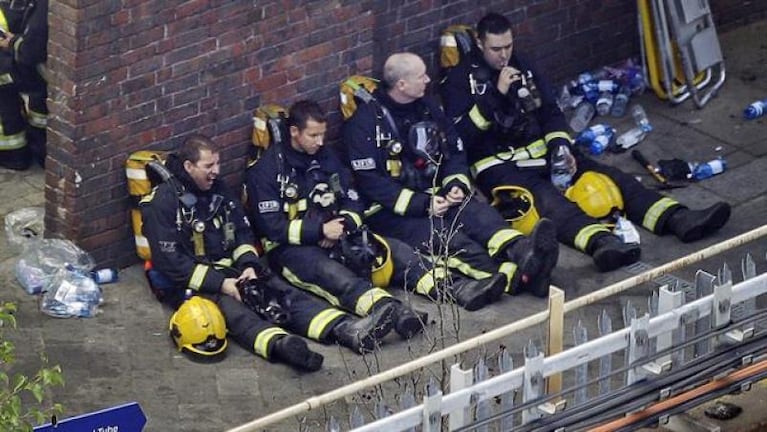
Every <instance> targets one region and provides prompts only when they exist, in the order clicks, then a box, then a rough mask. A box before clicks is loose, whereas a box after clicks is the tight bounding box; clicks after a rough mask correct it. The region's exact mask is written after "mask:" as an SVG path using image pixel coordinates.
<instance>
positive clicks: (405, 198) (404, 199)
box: [394, 188, 415, 215]
mask: <svg viewBox="0 0 767 432" xmlns="http://www.w3.org/2000/svg"><path fill="white" fill-rule="evenodd" d="M413 195H415V192H413V191H412V190H410V189H404V188H403V189H402V192H400V194H399V197H397V202H395V203H394V213H395V214H398V215H404V214H405V212H406V211H407V206H409V205H410V200H411V199H413Z"/></svg>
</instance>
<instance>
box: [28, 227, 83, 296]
mask: <svg viewBox="0 0 767 432" xmlns="http://www.w3.org/2000/svg"><path fill="white" fill-rule="evenodd" d="M94 266H95V262H94V261H93V257H91V256H90V254H88V253H87V252H85V251H83V250H82V249H80V248H79V247H78V246H77V245H76V244H74V243H72V242H71V241H69V240H60V239H43V240H39V241H36V242H35V243H34V244H33V245H30V246H28V247H27V248H26V250H25V251H24V252H23V253H22V255H21V257H20V258H19V260H18V261H17V262H16V279H17V280H18V281H19V283H20V284H21V286H22V287H23V288H24V290H25V291H26V292H28V293H30V294H39V293H40V292H41V291H42V290H43V288H44V287H45V285H46V284H47V283H48V282H49V281H50V280H51V278H53V277H54V276H55V275H56V273H57V272H58V271H59V270H62V269H65V268H67V267H69V268H70V269H72V270H77V271H81V272H83V273H84V274H87V273H88V271H90V270H91V269H93V267H94Z"/></svg>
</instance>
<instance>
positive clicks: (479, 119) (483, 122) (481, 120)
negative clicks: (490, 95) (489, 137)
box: [469, 104, 493, 131]
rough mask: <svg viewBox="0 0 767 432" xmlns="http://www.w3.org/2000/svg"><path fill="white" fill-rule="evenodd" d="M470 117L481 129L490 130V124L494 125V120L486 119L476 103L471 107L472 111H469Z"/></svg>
mask: <svg viewBox="0 0 767 432" xmlns="http://www.w3.org/2000/svg"><path fill="white" fill-rule="evenodd" d="M469 118H470V119H471V122H472V123H474V126H476V127H477V129H479V130H483V131H484V130H488V129H490V126H492V125H493V123H492V122H490V121H489V120H488V119H486V118H485V117H484V116H483V115H482V113H481V112H479V107H478V106H477V105H476V104H475V105H474V106H473V107H472V108H471V111H469Z"/></svg>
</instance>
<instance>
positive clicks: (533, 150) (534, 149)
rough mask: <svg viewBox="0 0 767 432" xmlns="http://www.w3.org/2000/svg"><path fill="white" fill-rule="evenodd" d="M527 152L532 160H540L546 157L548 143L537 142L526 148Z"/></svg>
mask: <svg viewBox="0 0 767 432" xmlns="http://www.w3.org/2000/svg"><path fill="white" fill-rule="evenodd" d="M525 150H527V153H529V154H530V159H538V158H539V157H543V156H545V155H546V142H544V141H543V140H540V139H539V140H535V141H533V142H532V143H530V144H528V145H527V147H525ZM515 156H516V155H515ZM515 160H516V159H515Z"/></svg>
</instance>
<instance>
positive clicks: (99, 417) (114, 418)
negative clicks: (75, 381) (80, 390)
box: [33, 402, 146, 432]
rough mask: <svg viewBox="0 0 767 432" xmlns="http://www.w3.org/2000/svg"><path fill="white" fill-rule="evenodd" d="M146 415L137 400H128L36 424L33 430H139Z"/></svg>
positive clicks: (64, 431) (111, 431)
mask: <svg viewBox="0 0 767 432" xmlns="http://www.w3.org/2000/svg"><path fill="white" fill-rule="evenodd" d="M145 424H146V416H145V415H144V412H143V411H141V407H140V406H139V405H138V402H130V403H127V404H124V405H118V406H115V407H112V408H107V409H104V410H101V411H96V412H92V413H88V414H82V415H79V416H77V417H70V418H68V419H64V420H60V421H58V422H56V425H55V426H54V425H53V424H51V423H48V424H45V425H42V426H38V427H36V428H34V429H33V430H34V431H35V432H141V430H142V429H144V425H145Z"/></svg>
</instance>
